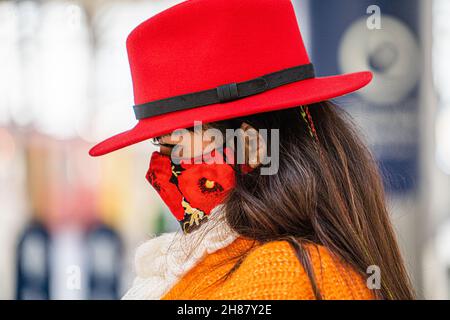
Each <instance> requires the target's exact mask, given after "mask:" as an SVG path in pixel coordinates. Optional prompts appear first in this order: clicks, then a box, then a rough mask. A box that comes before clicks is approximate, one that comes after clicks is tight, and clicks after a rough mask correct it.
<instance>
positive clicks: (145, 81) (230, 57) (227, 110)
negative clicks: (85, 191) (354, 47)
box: [89, 0, 372, 156]
mask: <svg viewBox="0 0 450 320" xmlns="http://www.w3.org/2000/svg"><path fill="white" fill-rule="evenodd" d="M127 51H128V58H129V62H130V67H131V75H132V79H133V89H134V100H135V101H134V102H135V104H136V105H135V106H134V108H133V110H134V113H135V116H136V118H137V120H139V121H138V123H137V124H136V126H135V127H134V128H132V129H131V130H128V131H126V132H123V133H120V134H118V135H115V136H113V137H111V138H109V139H107V140H105V141H103V142H101V143H99V144H97V145H96V146H94V147H93V148H92V149H91V150H90V152H89V153H90V155H92V156H100V155H103V154H106V153H109V152H112V151H115V150H118V149H121V148H124V147H126V146H129V145H132V144H135V143H138V142H141V141H144V140H147V139H150V138H153V137H156V136H160V135H163V134H168V133H171V132H172V131H174V130H176V129H179V128H188V127H192V126H193V125H194V121H202V122H203V123H208V122H214V121H219V120H226V119H230V118H235V117H240V116H246V115H250V114H255V113H261V112H267V111H272V110H280V109H285V108H292V107H296V106H300V105H304V104H311V103H315V102H319V101H323V100H327V99H331V98H334V97H338V96H342V95H345V94H347V93H350V92H353V91H356V90H358V89H360V88H362V87H363V86H365V85H367V84H368V83H369V82H370V80H371V79H372V74H371V73H370V72H358V73H352V74H344V75H335V76H329V77H321V78H319V77H315V75H314V69H313V67H312V64H311V62H310V60H309V57H308V54H307V52H306V50H305V46H304V44H303V41H302V37H301V34H300V30H299V27H298V23H297V19H296V16H295V12H294V8H293V6H292V3H291V1H290V0H245V1H243V0H189V1H185V2H183V3H180V4H178V5H176V6H174V7H172V8H169V9H167V10H165V11H163V12H161V13H160V14H158V15H156V16H154V17H152V18H150V19H148V20H146V21H145V22H143V23H142V24H140V25H139V26H137V27H136V28H135V29H134V30H133V31H132V32H131V33H130V35H129V36H128V39H127ZM130 109H131V108H130ZM130 111H131V110H130Z"/></svg>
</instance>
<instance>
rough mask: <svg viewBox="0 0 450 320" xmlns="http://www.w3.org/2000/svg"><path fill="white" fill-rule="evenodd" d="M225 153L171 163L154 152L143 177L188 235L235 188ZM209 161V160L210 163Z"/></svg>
mask: <svg viewBox="0 0 450 320" xmlns="http://www.w3.org/2000/svg"><path fill="white" fill-rule="evenodd" d="M226 153H227V151H225V152H219V151H218V150H213V151H212V152H211V153H209V154H208V155H203V159H202V161H201V162H200V163H197V162H196V160H195V159H188V161H181V163H174V162H173V161H172V160H171V158H170V157H169V156H166V155H163V154H161V153H159V152H154V153H153V154H152V158H151V161H150V167H149V170H148V172H147V175H146V178H147V180H148V181H149V183H150V184H151V185H152V186H153V187H154V188H155V190H156V191H157V192H158V194H159V195H160V197H161V199H162V200H163V201H164V202H165V204H166V205H167V206H168V207H169V209H170V211H171V212H172V214H173V215H174V216H175V218H176V219H177V220H178V221H179V223H180V225H181V228H182V230H183V232H184V233H191V232H193V231H194V230H196V229H198V228H199V227H200V226H201V225H202V224H203V223H205V222H206V221H207V220H208V216H209V214H210V213H211V211H212V209H214V207H216V206H217V205H219V204H221V203H223V202H224V200H225V198H226V196H227V195H228V193H229V191H230V190H231V189H232V188H233V187H234V185H235V171H234V169H233V167H232V166H231V165H230V164H228V163H226V156H224V154H226ZM212 159H213V161H212Z"/></svg>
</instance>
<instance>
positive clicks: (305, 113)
mask: <svg viewBox="0 0 450 320" xmlns="http://www.w3.org/2000/svg"><path fill="white" fill-rule="evenodd" d="M300 113H301V115H302V118H303V120H304V121H305V123H306V126H307V127H308V131H309V135H310V136H311V138H313V139H315V140H316V141H317V142H319V137H318V136H317V131H316V127H315V126H314V121H313V119H312V116H311V113H310V112H309V108H308V106H300Z"/></svg>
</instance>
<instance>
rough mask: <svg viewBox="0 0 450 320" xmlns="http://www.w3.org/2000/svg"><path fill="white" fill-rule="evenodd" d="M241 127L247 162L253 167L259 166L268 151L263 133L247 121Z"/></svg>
mask: <svg viewBox="0 0 450 320" xmlns="http://www.w3.org/2000/svg"><path fill="white" fill-rule="evenodd" d="M241 129H242V131H243V132H244V135H243V139H245V140H244V141H245V162H246V164H248V165H249V166H250V167H251V168H253V169H255V168H257V167H259V166H260V165H261V163H262V160H263V159H264V157H265V155H266V151H267V144H266V141H265V140H264V138H263V137H262V136H261V134H260V133H259V132H258V131H257V130H256V129H255V128H253V127H252V126H251V125H249V124H248V123H246V122H243V123H242V125H241Z"/></svg>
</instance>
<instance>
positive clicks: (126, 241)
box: [0, 0, 450, 299]
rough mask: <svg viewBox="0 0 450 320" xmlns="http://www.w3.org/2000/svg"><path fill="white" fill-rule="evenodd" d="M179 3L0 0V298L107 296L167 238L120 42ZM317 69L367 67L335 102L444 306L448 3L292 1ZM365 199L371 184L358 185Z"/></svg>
mask: <svg viewBox="0 0 450 320" xmlns="http://www.w3.org/2000/svg"><path fill="white" fill-rule="evenodd" d="M179 2H181V1H179V0H120V1H115V0H78V1H69V0H40V1H38V0H17V1H14V0H0V299H117V298H120V297H121V296H122V295H123V294H124V292H125V291H126V289H127V288H128V287H129V286H130V285H131V281H132V279H133V255H134V250H135V248H136V247H137V246H138V245H139V244H140V243H142V242H144V241H145V240H146V239H147V238H148V237H149V236H150V235H153V234H159V233H161V232H167V231H173V230H177V228H178V224H177V221H176V220H175V219H174V218H173V216H171V214H170V213H169V212H168V211H167V209H166V208H165V206H164V205H163V204H162V202H161V201H160V199H159V198H158V196H157V194H156V193H155V192H154V191H153V189H152V188H151V187H150V186H149V185H148V183H147V182H146V180H145V173H146V171H147V168H148V163H149V160H150V155H151V152H152V151H154V147H153V146H152V145H151V144H150V143H149V142H144V143H141V144H138V145H135V146H132V147H130V148H127V149H124V150H120V151H117V152H114V153H112V154H110V155H108V156H105V157H100V158H90V157H89V156H88V150H89V148H90V147H91V146H92V145H93V144H94V143H96V142H98V141H100V140H102V139H104V138H106V137H108V136H110V135H113V134H115V133H118V132H121V131H124V130H127V129H129V128H131V127H132V126H133V125H134V124H135V120H134V115H133V112H132V110H131V107H132V105H133V95H132V84H131V77H130V73H129V67H128V61H127V54H126V48H125V39H126V37H127V35H128V34H129V32H130V31H131V30H132V29H133V28H134V27H135V26H137V25H138V24H139V23H140V22H142V21H144V20H146V19H147V18H149V17H151V16H152V15H154V14H156V13H158V12H160V11H162V10H164V9H166V8H168V7H170V6H172V5H174V4H176V3H179ZM293 2H294V5H295V7H296V11H297V16H298V20H299V24H300V26H301V29H302V34H303V37H304V40H305V43H306V45H307V47H308V51H309V53H310V56H311V60H312V61H313V63H315V66H316V68H317V73H318V74H319V75H329V74H336V73H342V72H352V71H359V70H365V69H369V70H372V71H373V72H374V74H375V79H374V81H373V83H372V84H371V85H370V86H369V87H368V88H366V89H364V90H363V91H361V92H359V93H358V94H354V95H350V96H346V97H343V98H341V99H338V101H337V102H338V103H340V104H342V105H343V106H344V107H345V109H346V110H348V111H349V112H350V114H351V115H352V116H353V117H354V119H355V122H356V123H357V125H358V126H359V127H360V128H361V134H362V135H364V137H365V139H366V141H367V142H368V144H369V145H370V147H371V149H372V150H373V152H374V154H375V156H376V158H377V160H378V163H379V165H380V168H381V170H382V172H383V177H384V181H385V186H386V189H387V192H388V204H389V209H390V212H391V215H392V220H393V222H394V224H395V227H396V230H397V234H398V238H399V242H400V246H401V248H402V251H403V254H404V256H405V259H406V261H407V266H408V269H409V272H410V274H411V276H412V279H413V282H414V286H415V288H416V290H417V292H418V294H419V297H420V298H425V299H450V142H449V139H450V60H449V59H448V57H449V56H450V20H449V19H448V17H449V16H450V1H448V0H433V1H432V0H340V1H333V0H314V1H310V0H293ZM368 192H370V190H368Z"/></svg>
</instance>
